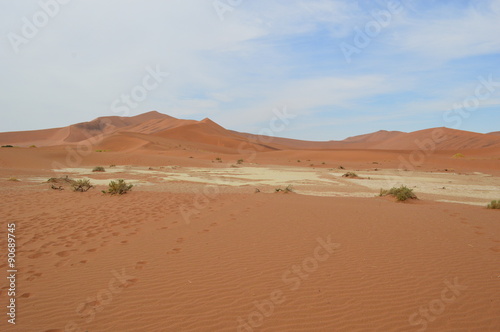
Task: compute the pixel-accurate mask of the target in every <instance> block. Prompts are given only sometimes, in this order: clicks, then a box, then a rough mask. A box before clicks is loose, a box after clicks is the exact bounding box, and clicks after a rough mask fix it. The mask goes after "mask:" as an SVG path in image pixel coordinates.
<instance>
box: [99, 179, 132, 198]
mask: <svg viewBox="0 0 500 332" xmlns="http://www.w3.org/2000/svg"><path fill="white" fill-rule="evenodd" d="M133 186H134V185H133V184H127V183H126V182H125V180H123V179H119V180H117V181H111V182H110V183H109V188H108V191H107V192H106V191H105V190H103V191H102V192H103V193H104V194H111V195H123V194H126V193H127V192H128V191H130V190H132V187H133Z"/></svg>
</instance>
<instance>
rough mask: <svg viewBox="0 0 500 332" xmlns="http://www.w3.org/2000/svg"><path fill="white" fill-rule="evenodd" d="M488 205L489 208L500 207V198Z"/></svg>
mask: <svg viewBox="0 0 500 332" xmlns="http://www.w3.org/2000/svg"><path fill="white" fill-rule="evenodd" d="M486 207H487V208H488V209H500V199H499V200H498V201H491V202H490V203H489V204H488V205H487V206H486Z"/></svg>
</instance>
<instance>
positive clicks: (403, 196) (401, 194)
mask: <svg viewBox="0 0 500 332" xmlns="http://www.w3.org/2000/svg"><path fill="white" fill-rule="evenodd" d="M387 195H391V196H394V197H396V199H397V200H398V201H401V202H402V201H406V200H407V199H417V195H415V193H413V189H410V188H408V187H407V186H401V187H399V188H396V187H392V188H391V189H389V190H384V189H380V196H387Z"/></svg>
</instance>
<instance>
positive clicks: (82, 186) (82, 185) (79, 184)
mask: <svg viewBox="0 0 500 332" xmlns="http://www.w3.org/2000/svg"><path fill="white" fill-rule="evenodd" d="M71 187H72V188H73V191H78V192H82V193H83V192H86V191H89V190H90V189H92V188H94V186H93V185H91V184H90V180H89V179H79V180H75V181H73V184H72V185H71Z"/></svg>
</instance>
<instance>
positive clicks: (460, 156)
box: [453, 153, 465, 158]
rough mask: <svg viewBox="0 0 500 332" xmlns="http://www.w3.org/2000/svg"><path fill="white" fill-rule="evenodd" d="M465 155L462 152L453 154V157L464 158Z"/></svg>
mask: <svg viewBox="0 0 500 332" xmlns="http://www.w3.org/2000/svg"><path fill="white" fill-rule="evenodd" d="M464 157H465V156H464V155H463V154H461V153H457V154H454V155H453V158H464Z"/></svg>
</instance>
